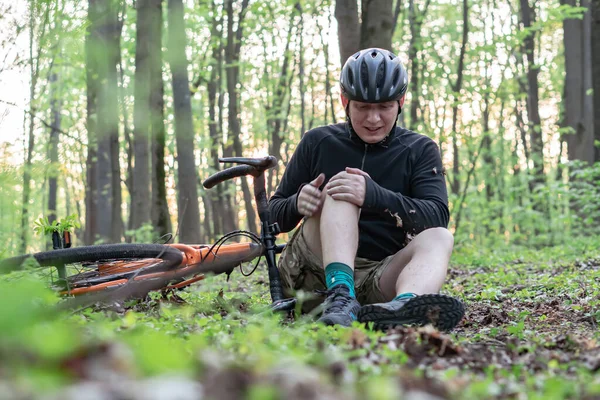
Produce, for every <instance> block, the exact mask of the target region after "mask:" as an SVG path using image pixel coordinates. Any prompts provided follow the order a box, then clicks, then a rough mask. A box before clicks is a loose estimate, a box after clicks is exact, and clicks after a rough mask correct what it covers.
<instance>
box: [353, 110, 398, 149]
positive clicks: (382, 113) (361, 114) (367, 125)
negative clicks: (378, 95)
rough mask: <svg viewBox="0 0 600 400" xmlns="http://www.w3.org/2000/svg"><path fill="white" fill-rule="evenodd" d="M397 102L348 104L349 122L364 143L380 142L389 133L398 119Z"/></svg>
mask: <svg viewBox="0 0 600 400" xmlns="http://www.w3.org/2000/svg"><path fill="white" fill-rule="evenodd" d="M398 107H399V104H398V102H397V101H388V102H385V103H361V102H360V101H351V102H350V110H349V112H350V121H351V122H352V127H353V128H354V131H355V132H356V134H357V135H358V137H360V138H361V139H362V140H363V142H365V143H378V142H381V141H382V140H383V139H384V138H385V137H386V136H387V135H388V133H390V130H391V129H392V126H394V123H395V122H396V118H397V117H398Z"/></svg>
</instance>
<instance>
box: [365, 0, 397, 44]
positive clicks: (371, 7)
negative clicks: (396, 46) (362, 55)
mask: <svg viewBox="0 0 600 400" xmlns="http://www.w3.org/2000/svg"><path fill="white" fill-rule="evenodd" d="M392 3H393V1H392V0H370V1H367V0H363V1H362V2H361V4H362V24H361V26H360V48H361V49H365V48H369V47H379V48H381V49H387V50H390V51H391V50H392V34H393V33H394V12H393V7H392V6H393V4H392Z"/></svg>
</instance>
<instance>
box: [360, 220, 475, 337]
mask: <svg viewBox="0 0 600 400" xmlns="http://www.w3.org/2000/svg"><path fill="white" fill-rule="evenodd" d="M453 245H454V238H453V236H452V234H451V233H450V232H449V231H448V230H447V229H445V228H432V229H428V230H425V231H423V232H421V233H420V234H418V235H417V236H416V237H415V238H414V239H413V240H412V241H411V242H410V243H409V244H408V245H407V246H406V247H405V248H404V249H402V250H400V251H399V252H398V253H396V255H394V256H393V257H392V259H391V260H390V261H389V263H388V265H387V267H385V270H384V271H383V272H382V274H381V276H380V278H379V288H380V289H381V294H382V295H383V297H384V298H385V299H386V300H387V301H388V302H387V303H378V304H371V305H367V306H364V307H363V308H362V309H361V310H360V313H359V317H358V318H359V320H360V321H361V322H374V323H375V328H377V329H386V328H388V327H392V326H396V325H407V324H417V325H424V324H427V323H433V324H434V325H435V326H437V327H438V328H440V329H443V330H450V329H452V328H453V327H454V326H455V325H456V324H457V323H458V322H459V321H460V319H461V318H462V316H463V315H464V306H463V305H462V303H461V302H460V301H458V300H457V299H454V298H452V297H449V296H444V295H439V294H437V293H438V292H439V290H440V289H441V287H442V285H443V283H444V280H445V278H446V272H447V270H448V264H449V262H450V256H451V254H452V247H453Z"/></svg>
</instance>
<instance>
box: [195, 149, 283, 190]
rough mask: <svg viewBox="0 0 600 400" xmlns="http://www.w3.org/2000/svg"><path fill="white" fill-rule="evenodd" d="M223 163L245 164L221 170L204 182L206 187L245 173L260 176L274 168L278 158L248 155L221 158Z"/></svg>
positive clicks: (208, 187)
mask: <svg viewBox="0 0 600 400" xmlns="http://www.w3.org/2000/svg"><path fill="white" fill-rule="evenodd" d="M219 161H220V162H222V163H237V164H245V165H236V166H235V167H229V168H227V169H224V170H223V171H219V172H217V173H215V174H213V175H211V176H209V177H208V178H206V180H204V182H202V186H204V187H205V188H206V189H210V188H212V187H214V186H215V185H217V184H219V183H221V182H224V181H226V180H228V179H233V178H237V177H239V176H244V175H252V176H253V177H255V178H256V177H258V176H260V175H261V174H262V173H263V172H265V171H266V170H267V169H269V168H273V167H274V166H276V165H277V159H276V158H275V157H273V156H267V157H261V158H247V157H227V158H219Z"/></svg>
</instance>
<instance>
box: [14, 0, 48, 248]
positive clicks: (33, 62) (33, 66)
mask: <svg viewBox="0 0 600 400" xmlns="http://www.w3.org/2000/svg"><path fill="white" fill-rule="evenodd" d="M29 13H30V15H29V75H30V83H29V132H28V141H27V156H26V158H25V165H24V166H23V205H22V208H21V245H20V247H19V253H21V254H25V253H26V252H27V232H28V231H29V197H30V195H31V186H30V184H31V163H32V159H33V148H34V145H35V136H34V128H35V124H34V120H33V116H34V115H35V108H34V105H35V89H36V86H37V80H38V75H39V65H40V63H39V59H40V54H41V52H39V51H38V53H37V55H36V56H35V58H34V56H33V46H34V38H35V21H36V18H37V15H35V1H34V0H31V1H30V2H29ZM43 21H44V22H43V26H42V32H45V27H46V24H47V21H48V11H47V9H46V14H45V18H44V19H43Z"/></svg>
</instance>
